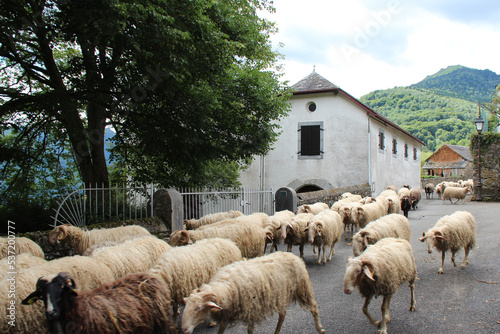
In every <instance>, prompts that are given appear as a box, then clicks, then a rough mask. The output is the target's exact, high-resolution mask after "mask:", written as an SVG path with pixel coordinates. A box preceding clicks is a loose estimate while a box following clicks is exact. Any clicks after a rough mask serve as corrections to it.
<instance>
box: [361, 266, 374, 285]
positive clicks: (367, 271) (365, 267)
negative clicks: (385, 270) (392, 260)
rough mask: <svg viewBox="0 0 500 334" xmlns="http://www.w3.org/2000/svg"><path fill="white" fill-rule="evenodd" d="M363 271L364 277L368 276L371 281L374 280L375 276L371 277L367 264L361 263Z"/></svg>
mask: <svg viewBox="0 0 500 334" xmlns="http://www.w3.org/2000/svg"><path fill="white" fill-rule="evenodd" d="M363 273H364V274H365V275H366V277H368V278H369V279H370V280H371V281H374V282H375V278H373V274H372V272H371V270H370V268H369V267H368V265H366V264H365V265H363Z"/></svg>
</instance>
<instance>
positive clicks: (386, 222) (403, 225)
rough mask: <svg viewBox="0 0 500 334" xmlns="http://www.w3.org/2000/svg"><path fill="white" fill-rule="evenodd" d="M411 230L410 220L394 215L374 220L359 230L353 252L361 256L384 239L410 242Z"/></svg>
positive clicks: (353, 242) (353, 244)
mask: <svg viewBox="0 0 500 334" xmlns="http://www.w3.org/2000/svg"><path fill="white" fill-rule="evenodd" d="M410 236H411V228H410V222H409V221H408V218H406V217H405V216H403V215H401V214H398V213H392V214H389V215H386V216H382V217H380V218H379V219H377V220H374V221H372V222H370V223H368V225H366V226H365V227H364V228H363V229H361V230H359V232H358V233H356V235H354V237H353V238H352V252H353V253H354V256H359V255H360V254H361V253H362V252H363V251H364V250H365V249H366V247H368V246H369V245H373V244H374V243H376V242H377V241H379V240H380V239H382V238H389V237H393V238H401V239H405V240H408V241H410Z"/></svg>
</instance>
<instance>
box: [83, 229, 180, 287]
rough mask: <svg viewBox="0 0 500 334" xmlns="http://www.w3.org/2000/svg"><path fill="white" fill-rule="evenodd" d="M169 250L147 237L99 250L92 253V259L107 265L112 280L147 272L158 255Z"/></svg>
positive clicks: (162, 244)
mask: <svg viewBox="0 0 500 334" xmlns="http://www.w3.org/2000/svg"><path fill="white" fill-rule="evenodd" d="M171 248H172V247H171V246H170V245H169V244H168V243H166V242H165V241H163V240H161V239H158V238H157V237H155V236H153V235H147V236H143V237H139V238H135V239H131V240H127V241H125V242H123V243H121V244H118V245H115V246H110V247H104V248H99V249H97V250H95V251H94V252H93V254H92V258H94V259H96V260H98V261H99V262H101V263H104V264H105V265H107V266H108V267H109V268H110V269H111V271H112V272H113V275H114V278H120V277H123V276H126V275H128V274H132V273H137V272H141V271H146V270H148V269H149V268H151V267H152V266H153V265H154V264H155V263H156V261H157V260H158V258H159V257H160V255H162V254H163V253H164V252H167V251H169V250H170V249H171Z"/></svg>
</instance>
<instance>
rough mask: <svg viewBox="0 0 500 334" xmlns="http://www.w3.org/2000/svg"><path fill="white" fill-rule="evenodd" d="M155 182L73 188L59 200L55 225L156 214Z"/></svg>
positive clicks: (89, 222) (91, 222)
mask: <svg viewBox="0 0 500 334" xmlns="http://www.w3.org/2000/svg"><path fill="white" fill-rule="evenodd" d="M154 192H155V188H154V187H153V186H151V185H150V186H147V187H145V186H135V185H125V184H123V185H122V186H118V185H115V186H114V187H104V185H101V186H99V185H89V186H84V187H82V188H79V189H76V190H74V191H73V192H72V193H70V194H68V195H67V196H66V197H64V198H63V200H62V201H61V202H60V203H59V207H58V208H57V210H55V211H56V213H55V215H54V217H52V218H53V219H54V227H55V226H57V225H60V224H71V225H75V226H86V225H91V224H95V223H101V222H106V221H120V220H123V221H125V220H130V219H140V218H147V217H151V216H153V214H154V212H153V196H154Z"/></svg>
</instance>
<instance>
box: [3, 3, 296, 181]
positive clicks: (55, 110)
mask: <svg viewBox="0 0 500 334" xmlns="http://www.w3.org/2000/svg"><path fill="white" fill-rule="evenodd" d="M271 4H272V2H271V1H267V0H238V1H212V0H193V1H185V0H170V1H164V0H163V1H162V0H139V1H138V0H78V1H77V0H64V1H63V0H60V1H58V0H2V2H1V3H0V57H1V59H0V65H1V66H2V73H1V76H2V78H1V79H2V82H1V84H0V85H1V86H0V97H1V98H2V100H1V101H0V104H1V105H0V121H1V122H2V124H1V126H2V128H3V129H4V130H5V129H6V128H9V127H10V128H11V129H14V128H15V131H12V132H10V133H11V134H12V133H16V134H19V135H20V136H21V138H24V139H25V140H24V141H22V140H18V141H16V140H13V141H12V142H18V143H20V142H22V143H23V145H25V146H26V144H27V142H26V140H28V139H29V138H37V133H38V132H41V131H46V129H47V128H51V129H52V130H54V129H55V130H57V131H59V133H60V137H62V138H64V139H65V140H67V142H68V143H69V145H70V147H71V148H72V152H73V154H74V158H75V161H76V164H77V166H78V170H79V172H80V175H81V178H82V180H83V181H84V182H85V183H87V184H88V183H98V184H101V183H104V184H108V182H109V177H108V169H107V165H106V159H105V143H104V132H105V128H106V126H109V125H111V126H112V127H113V128H114V130H115V131H116V135H115V137H114V144H115V145H114V147H113V151H114V157H115V159H116V160H117V161H119V163H120V165H121V166H126V167H127V170H128V171H129V173H130V174H131V175H133V176H134V177H135V179H136V180H140V181H145V182H150V181H154V182H157V183H160V184H162V185H164V186H182V185H193V184H199V183H203V182H206V181H207V178H209V177H210V175H213V170H214V168H215V167H214V166H218V165H225V164H226V163H233V162H235V161H242V160H245V159H248V158H250V157H251V156H252V155H255V154H264V153H265V152H266V151H267V150H269V149H270V146H271V144H272V142H273V141H274V140H275V139H276V125H275V124H276V122H275V121H276V120H278V119H279V118H280V117H282V116H283V115H284V114H285V111H286V100H287V96H286V94H284V90H283V87H282V85H281V84H280V82H279V75H278V74H276V71H275V67H276V61H277V59H278V56H279V55H278V54H277V53H276V52H274V51H273V50H272V49H271V45H270V42H269V37H270V34H271V33H273V32H274V30H275V27H274V25H273V24H272V23H271V22H269V21H267V20H265V19H263V18H261V17H260V16H259V15H258V12H259V11H261V10H265V11H273V8H272V5H271ZM7 160H8V159H7ZM221 170H224V169H223V168H221ZM207 171H208V172H207Z"/></svg>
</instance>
